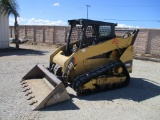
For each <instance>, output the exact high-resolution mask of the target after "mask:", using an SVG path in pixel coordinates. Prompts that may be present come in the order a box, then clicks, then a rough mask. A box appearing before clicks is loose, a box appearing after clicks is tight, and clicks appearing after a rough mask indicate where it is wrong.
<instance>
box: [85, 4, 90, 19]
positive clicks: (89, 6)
mask: <svg viewBox="0 0 160 120" xmlns="http://www.w3.org/2000/svg"><path fill="white" fill-rule="evenodd" d="M86 6H87V19H88V7H91V6H90V5H86Z"/></svg>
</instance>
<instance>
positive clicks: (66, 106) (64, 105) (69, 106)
mask: <svg viewBox="0 0 160 120" xmlns="http://www.w3.org/2000/svg"><path fill="white" fill-rule="evenodd" d="M79 109H80V108H79V107H77V106H76V105H75V104H74V103H73V101H72V99H69V100H67V101H64V102H60V103H58V104H55V105H52V106H49V107H46V108H43V109H42V110H40V111H63V110H79Z"/></svg>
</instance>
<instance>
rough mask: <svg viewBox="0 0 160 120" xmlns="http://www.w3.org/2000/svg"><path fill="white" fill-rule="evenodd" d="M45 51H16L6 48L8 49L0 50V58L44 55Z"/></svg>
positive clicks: (21, 49)
mask: <svg viewBox="0 0 160 120" xmlns="http://www.w3.org/2000/svg"><path fill="white" fill-rule="evenodd" d="M45 53H47V51H40V50H32V49H23V48H20V49H16V48H12V47H11V48H8V49H0V57H3V56H11V55H17V56H21V55H44V54H45Z"/></svg>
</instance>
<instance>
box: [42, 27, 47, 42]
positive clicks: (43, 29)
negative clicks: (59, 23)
mask: <svg viewBox="0 0 160 120" xmlns="http://www.w3.org/2000/svg"><path fill="white" fill-rule="evenodd" d="M44 28H45V27H44V26H42V31H43V32H42V34H43V35H42V36H43V43H45V38H46V36H45V29H44Z"/></svg>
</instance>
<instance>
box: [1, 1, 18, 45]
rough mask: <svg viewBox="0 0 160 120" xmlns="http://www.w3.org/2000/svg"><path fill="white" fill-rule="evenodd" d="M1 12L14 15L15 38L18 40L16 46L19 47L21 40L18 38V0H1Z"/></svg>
mask: <svg viewBox="0 0 160 120" xmlns="http://www.w3.org/2000/svg"><path fill="white" fill-rule="evenodd" d="M0 11H1V13H0V14H4V15H5V14H8V15H11V14H12V15H13V16H14V17H15V23H14V30H15V40H16V48H19V40H18V21H17V17H19V13H18V4H17V2H16V0H0Z"/></svg>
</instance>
